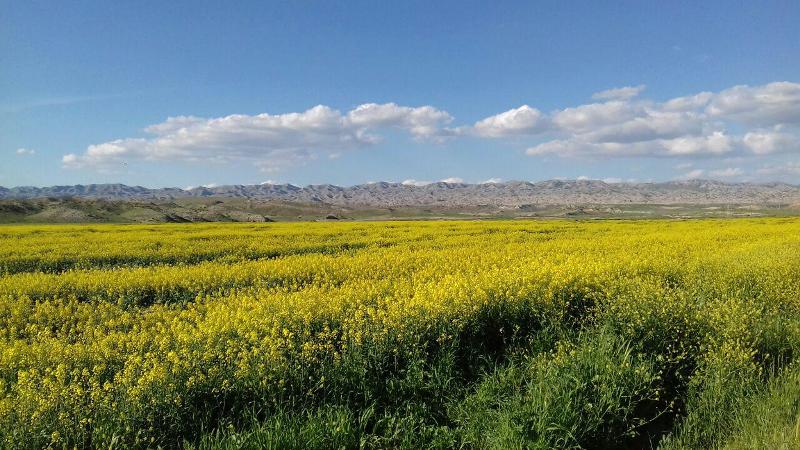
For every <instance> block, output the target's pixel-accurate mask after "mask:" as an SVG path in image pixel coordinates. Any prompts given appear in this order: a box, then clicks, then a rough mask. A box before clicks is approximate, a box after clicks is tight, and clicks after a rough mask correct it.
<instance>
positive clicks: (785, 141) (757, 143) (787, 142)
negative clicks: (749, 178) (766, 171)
mask: <svg viewBox="0 0 800 450" xmlns="http://www.w3.org/2000/svg"><path fill="white" fill-rule="evenodd" d="M742 140H743V142H744V145H745V146H746V147H747V148H748V149H750V150H751V151H752V152H753V153H755V154H757V155H765V154H769V153H778V152H797V151H800V138H799V137H798V136H796V135H792V134H789V133H785V132H782V131H781V127H777V128H775V129H772V130H766V131H763V130H762V131H751V132H748V133H746V134H745V135H744V138H743V139H742Z"/></svg>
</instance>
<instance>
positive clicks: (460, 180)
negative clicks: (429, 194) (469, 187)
mask: <svg viewBox="0 0 800 450" xmlns="http://www.w3.org/2000/svg"><path fill="white" fill-rule="evenodd" d="M463 182H464V179H463V178H459V177H450V178H445V179H444V180H442V183H448V184H460V183H463Z"/></svg>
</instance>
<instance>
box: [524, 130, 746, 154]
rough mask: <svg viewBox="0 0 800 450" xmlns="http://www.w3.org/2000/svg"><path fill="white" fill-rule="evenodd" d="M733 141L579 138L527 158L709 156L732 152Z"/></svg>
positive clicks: (714, 136) (539, 148) (719, 137)
mask: <svg viewBox="0 0 800 450" xmlns="http://www.w3.org/2000/svg"><path fill="white" fill-rule="evenodd" d="M734 144H735V142H734V141H733V139H731V138H730V137H729V136H727V135H726V134H725V133H723V132H721V131H715V132H713V133H711V134H709V135H706V136H687V137H680V138H675V139H657V140H651V141H642V142H633V143H619V142H591V141H586V140H583V139H582V138H580V137H577V138H573V139H566V140H562V139H557V140H553V141H549V142H544V143H542V144H539V145H536V146H534V147H531V148H529V149H528V150H527V151H526V153H527V154H528V155H529V156H538V155H547V154H553V155H557V156H562V157H570V156H606V157H607V156H710V155H711V156H713V155H720V154H724V153H728V152H731V151H733V149H734Z"/></svg>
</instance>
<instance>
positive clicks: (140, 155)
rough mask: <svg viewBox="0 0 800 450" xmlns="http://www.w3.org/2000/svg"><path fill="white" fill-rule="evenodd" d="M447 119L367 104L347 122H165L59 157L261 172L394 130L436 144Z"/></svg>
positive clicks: (429, 111)
mask: <svg viewBox="0 0 800 450" xmlns="http://www.w3.org/2000/svg"><path fill="white" fill-rule="evenodd" d="M451 120H452V117H451V116H450V115H449V114H448V113H447V112H445V111H440V110H438V109H436V108H433V107H431V106H422V107H417V108H412V107H406V106H398V105H396V104H394V103H387V104H383V105H379V104H374V103H369V104H365V105H361V106H358V107H357V108H355V109H353V110H352V111H350V112H348V113H347V114H342V113H340V112H339V111H337V110H335V109H332V108H329V107H327V106H323V105H318V106H315V107H313V108H311V109H308V110H307V111H304V112H300V113H287V114H277V115H271V114H267V113H264V114H258V115H244V114H234V115H230V116H225V117H219V118H212V119H205V118H199V117H194V116H179V117H170V118H168V119H167V120H165V121H164V122H162V123H159V124H155V125H151V126H149V127H147V128H145V130H144V131H145V132H146V133H148V134H149V135H150V137H147V138H127V139H117V140H114V141H110V142H105V143H101V144H96V145H90V146H89V147H88V148H87V149H86V151H85V152H84V153H82V154H74V153H70V154H67V155H64V157H63V158H62V163H63V164H64V166H66V167H84V166H103V165H113V164H115V163H118V162H121V161H124V160H127V159H141V160H148V161H190V162H191V161H203V162H219V163H225V162H230V161H233V160H252V161H256V163H257V164H258V165H259V166H260V167H262V169H263V170H264V171H267V172H269V171H273V170H279V169H281V168H283V167H285V166H289V165H295V164H297V163H298V162H302V161H307V160H309V159H313V158H314V157H315V155H316V154H317V153H323V154H327V155H328V156H329V157H330V156H333V157H336V156H337V155H338V154H340V153H341V152H342V151H345V150H351V149H354V148H359V147H364V146H369V145H372V144H375V143H377V142H379V141H380V140H381V136H380V135H378V134H376V133H375V131H377V130H380V129H382V128H395V129H399V130H404V131H406V132H408V133H409V134H410V135H411V136H413V137H414V138H417V139H427V138H431V139H434V138H440V137H442V136H446V135H448V134H449V133H450V132H449V131H448V130H447V129H445V125H446V124H447V123H449V122H450V121H451Z"/></svg>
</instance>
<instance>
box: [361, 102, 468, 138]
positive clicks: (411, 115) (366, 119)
mask: <svg viewBox="0 0 800 450" xmlns="http://www.w3.org/2000/svg"><path fill="white" fill-rule="evenodd" d="M347 120H348V122H349V124H350V125H351V126H355V127H359V128H379V127H395V128H400V129H404V130H406V131H408V132H409V133H411V134H412V135H413V136H415V137H417V138H432V137H441V136H447V135H449V134H450V132H449V131H448V130H447V129H445V128H444V126H445V125H447V124H448V123H450V122H452V120H453V117H452V116H450V114H448V113H447V112H446V111H441V110H438V109H436V108H434V107H432V106H421V107H418V108H411V107H408V106H399V105H397V104H395V103H385V104H382V105H379V104H376V103H367V104H364V105H361V106H358V107H357V108H355V109H354V110H352V111H350V112H349V113H348V114H347Z"/></svg>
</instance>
